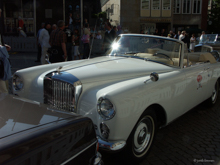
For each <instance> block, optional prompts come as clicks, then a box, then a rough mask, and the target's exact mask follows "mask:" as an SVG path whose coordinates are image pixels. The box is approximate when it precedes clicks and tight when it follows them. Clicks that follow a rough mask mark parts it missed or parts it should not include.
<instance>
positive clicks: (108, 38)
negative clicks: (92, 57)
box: [102, 22, 116, 52]
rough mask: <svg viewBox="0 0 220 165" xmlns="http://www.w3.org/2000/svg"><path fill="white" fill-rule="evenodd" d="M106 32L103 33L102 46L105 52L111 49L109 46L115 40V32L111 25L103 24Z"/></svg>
mask: <svg viewBox="0 0 220 165" xmlns="http://www.w3.org/2000/svg"><path fill="white" fill-rule="evenodd" d="M105 28H106V29H107V31H106V32H105V37H104V41H103V45H102V49H103V48H104V47H105V52H106V51H107V50H108V49H110V48H111V44H112V42H113V41H114V39H115V38H116V32H115V31H114V30H113V29H112V26H111V24H110V23H109V22H108V23H106V24H105Z"/></svg>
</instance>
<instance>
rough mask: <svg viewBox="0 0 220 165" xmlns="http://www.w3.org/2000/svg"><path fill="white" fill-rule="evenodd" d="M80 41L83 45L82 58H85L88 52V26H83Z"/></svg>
mask: <svg viewBox="0 0 220 165" xmlns="http://www.w3.org/2000/svg"><path fill="white" fill-rule="evenodd" d="M81 40H82V42H83V46H84V51H83V59H87V58H88V57H89V52H90V45H89V43H90V31H89V29H88V28H84V34H83V36H82V39H81Z"/></svg>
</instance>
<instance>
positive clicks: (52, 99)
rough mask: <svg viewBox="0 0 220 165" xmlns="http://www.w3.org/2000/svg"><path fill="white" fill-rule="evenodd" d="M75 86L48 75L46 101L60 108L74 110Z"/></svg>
mask: <svg viewBox="0 0 220 165" xmlns="http://www.w3.org/2000/svg"><path fill="white" fill-rule="evenodd" d="M73 100H74V86H73V85H72V84H69V83H68V82H63V81H59V80H56V79H52V78H48V77H46V78H45V79H44V103H45V104H48V105H50V106H52V107H54V108H57V109H59V110H67V111H71V112H74V102H73Z"/></svg>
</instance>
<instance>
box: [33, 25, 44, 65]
mask: <svg viewBox="0 0 220 165" xmlns="http://www.w3.org/2000/svg"><path fill="white" fill-rule="evenodd" d="M44 27H45V23H41V28H40V29H39V30H38V32H37V48H38V51H37V60H36V61H35V62H41V61H40V59H41V53H42V51H41V45H40V43H39V36H40V32H41V30H42V29H43V28H44Z"/></svg>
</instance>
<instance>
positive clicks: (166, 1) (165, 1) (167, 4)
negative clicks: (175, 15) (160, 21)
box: [163, 0, 171, 10]
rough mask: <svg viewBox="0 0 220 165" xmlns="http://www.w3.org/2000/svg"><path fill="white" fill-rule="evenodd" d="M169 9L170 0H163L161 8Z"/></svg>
mask: <svg viewBox="0 0 220 165" xmlns="http://www.w3.org/2000/svg"><path fill="white" fill-rule="evenodd" d="M170 9H171V0H163V10H170Z"/></svg>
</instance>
